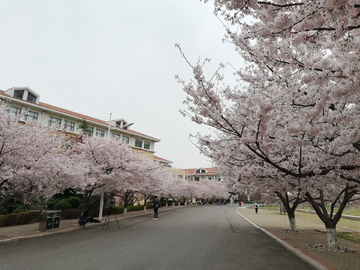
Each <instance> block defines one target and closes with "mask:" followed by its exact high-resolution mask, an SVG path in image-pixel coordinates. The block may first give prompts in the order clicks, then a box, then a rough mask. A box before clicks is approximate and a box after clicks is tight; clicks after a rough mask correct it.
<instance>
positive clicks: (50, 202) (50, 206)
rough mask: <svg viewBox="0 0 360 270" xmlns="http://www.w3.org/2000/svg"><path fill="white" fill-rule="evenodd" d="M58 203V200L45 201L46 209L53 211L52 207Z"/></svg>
mask: <svg viewBox="0 0 360 270" xmlns="http://www.w3.org/2000/svg"><path fill="white" fill-rule="evenodd" d="M58 202H59V201H58V200H54V201H47V202H46V205H47V207H48V208H49V209H51V210H52V209H54V206H55V204H57V203H58Z"/></svg>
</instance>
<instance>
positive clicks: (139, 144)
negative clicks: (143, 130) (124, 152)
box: [135, 139, 142, 148]
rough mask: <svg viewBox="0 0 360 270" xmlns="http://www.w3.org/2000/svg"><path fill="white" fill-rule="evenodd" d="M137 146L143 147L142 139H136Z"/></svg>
mask: <svg viewBox="0 0 360 270" xmlns="http://www.w3.org/2000/svg"><path fill="white" fill-rule="evenodd" d="M135 147H139V148H141V147H142V141H140V140H138V139H136V140H135Z"/></svg>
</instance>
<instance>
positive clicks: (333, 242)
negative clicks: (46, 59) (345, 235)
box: [326, 228, 339, 251]
mask: <svg viewBox="0 0 360 270" xmlns="http://www.w3.org/2000/svg"><path fill="white" fill-rule="evenodd" d="M326 232H327V245H328V248H329V250H332V251H337V250H338V247H339V246H338V241H337V236H336V228H326Z"/></svg>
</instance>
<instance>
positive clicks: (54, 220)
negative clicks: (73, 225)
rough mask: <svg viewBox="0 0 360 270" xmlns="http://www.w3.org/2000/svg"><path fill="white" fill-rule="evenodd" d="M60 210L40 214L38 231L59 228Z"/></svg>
mask: <svg viewBox="0 0 360 270" xmlns="http://www.w3.org/2000/svg"><path fill="white" fill-rule="evenodd" d="M60 216H61V211H60V210H54V211H43V212H41V221H40V223H39V231H41V232H45V231H50V230H55V229H58V228H59V226H60Z"/></svg>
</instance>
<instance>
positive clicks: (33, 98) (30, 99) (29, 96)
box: [27, 92, 36, 103]
mask: <svg viewBox="0 0 360 270" xmlns="http://www.w3.org/2000/svg"><path fill="white" fill-rule="evenodd" d="M27 101H30V102H33V103H35V102H36V97H35V96H34V95H33V94H31V93H30V92H28V96H27Z"/></svg>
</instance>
